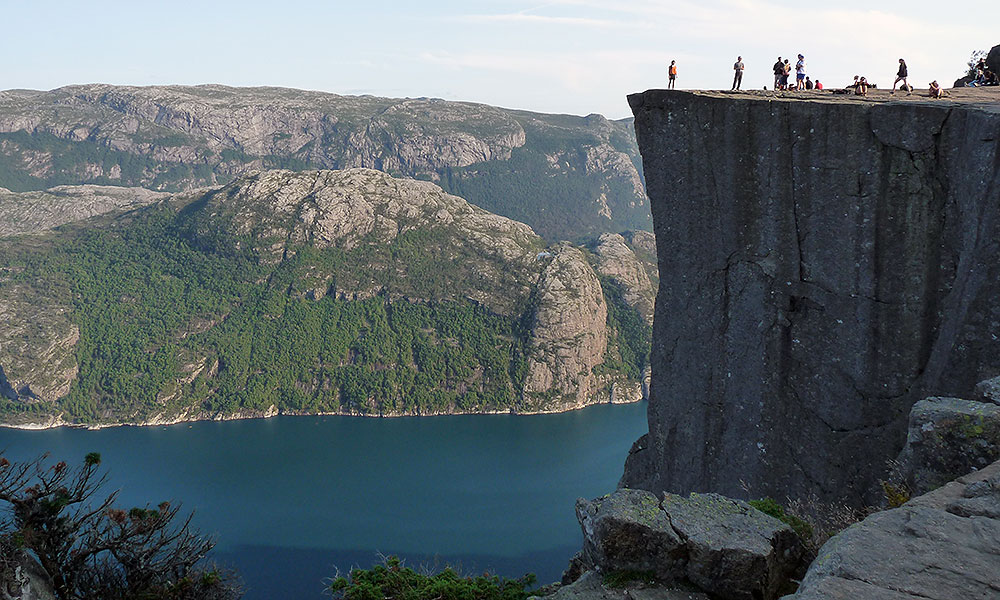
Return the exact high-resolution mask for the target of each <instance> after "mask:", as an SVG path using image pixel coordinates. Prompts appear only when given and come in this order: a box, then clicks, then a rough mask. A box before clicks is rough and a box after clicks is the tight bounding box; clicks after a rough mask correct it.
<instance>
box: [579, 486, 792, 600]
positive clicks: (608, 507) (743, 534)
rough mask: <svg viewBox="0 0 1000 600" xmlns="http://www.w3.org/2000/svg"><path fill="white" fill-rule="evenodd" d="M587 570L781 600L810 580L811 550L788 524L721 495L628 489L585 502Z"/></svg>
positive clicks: (747, 599)
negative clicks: (797, 582) (799, 581)
mask: <svg viewBox="0 0 1000 600" xmlns="http://www.w3.org/2000/svg"><path fill="white" fill-rule="evenodd" d="M576 513H577V518H578V519H579V521H580V525H581V527H582V529H583V537H584V542H583V552H582V556H581V563H582V564H583V565H584V566H586V567H589V568H592V569H595V570H597V571H598V572H600V573H605V574H607V573H615V572H622V571H626V572H627V571H633V572H642V573H648V574H650V575H651V576H652V577H654V578H655V579H656V580H657V581H659V582H662V583H663V584H665V585H670V584H687V585H693V586H695V587H696V588H698V589H700V590H702V591H704V592H706V593H708V594H711V595H712V597H717V598H724V599H732V600H757V599H769V598H776V597H778V596H779V595H780V594H782V593H785V592H787V591H788V586H789V585H790V582H791V580H792V579H794V578H795V577H796V576H798V575H800V574H801V573H802V570H803V569H804V564H803V554H804V552H803V548H802V545H801V543H800V542H799V539H798V537H797V536H796V535H795V533H794V532H793V531H792V530H791V528H790V527H788V526H787V525H785V524H784V523H782V522H780V521H778V520H777V519H774V518H772V517H769V516H767V515H765V514H764V513H761V512H759V511H757V510H756V509H754V508H753V507H751V506H750V505H748V504H746V503H745V502H742V501H739V500H732V499H729V498H725V497H723V496H719V495H718V494H691V496H690V497H687V498H685V497H682V496H677V495H674V494H664V495H663V498H662V499H657V497H656V496H655V495H653V494H652V493H650V492H646V491H642V490H630V489H620V490H618V491H616V492H615V493H614V494H611V495H609V496H605V497H603V498H598V499H595V500H592V501H587V500H583V499H580V500H578V501H577V505H576Z"/></svg>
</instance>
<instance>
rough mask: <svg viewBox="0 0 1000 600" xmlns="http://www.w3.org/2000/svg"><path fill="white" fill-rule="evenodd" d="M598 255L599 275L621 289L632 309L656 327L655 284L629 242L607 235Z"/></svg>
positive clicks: (596, 249)
mask: <svg viewBox="0 0 1000 600" xmlns="http://www.w3.org/2000/svg"><path fill="white" fill-rule="evenodd" d="M594 254H595V255H596V256H597V272H598V273H600V274H601V275H604V276H605V277H610V278H611V279H613V280H614V281H615V282H616V283H617V284H618V285H620V286H621V288H622V291H623V292H624V293H623V295H624V298H625V301H626V302H627V303H628V304H629V306H634V307H635V308H636V310H638V311H639V314H641V315H642V316H643V318H645V319H646V321H647V322H648V323H650V324H652V322H653V299H654V296H655V293H654V291H653V284H652V283H650V281H649V275H647V274H646V269H645V268H644V267H643V265H642V263H641V262H639V259H638V258H636V255H635V252H633V251H632V249H631V248H629V247H628V245H627V244H626V243H625V238H624V237H622V236H621V235H618V234H616V233H605V234H604V235H602V236H601V237H600V239H599V240H598V243H597V247H596V248H595V249H594Z"/></svg>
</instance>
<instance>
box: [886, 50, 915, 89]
mask: <svg viewBox="0 0 1000 600" xmlns="http://www.w3.org/2000/svg"><path fill="white" fill-rule="evenodd" d="M906 74H907V72H906V61H905V60H903V59H902V58H901V59H899V71H897V72H896V81H893V82H892V91H891V92H889V93H890V94H895V93H896V84H897V83H899V82H900V81H902V82H903V87H904V88H906V95H907V96H909V95H910V94H912V93H913V92H912V91H911V90H910V84H908V83H906ZM900 89H902V88H900Z"/></svg>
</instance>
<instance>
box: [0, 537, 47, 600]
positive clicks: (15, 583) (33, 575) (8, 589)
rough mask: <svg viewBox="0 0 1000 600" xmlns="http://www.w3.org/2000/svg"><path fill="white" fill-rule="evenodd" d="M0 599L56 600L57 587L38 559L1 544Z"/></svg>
mask: <svg viewBox="0 0 1000 600" xmlns="http://www.w3.org/2000/svg"><path fill="white" fill-rule="evenodd" d="M0 550H2V551H5V553H4V554H2V555H0V600H55V598H56V594H55V589H54V587H53V586H52V582H51V581H50V580H49V576H48V574H47V573H46V572H45V570H44V569H43V568H42V566H41V565H40V564H38V561H36V560H35V559H33V558H31V557H30V556H28V555H26V554H25V553H23V552H19V551H11V550H10V548H8V547H6V546H4V545H3V544H0Z"/></svg>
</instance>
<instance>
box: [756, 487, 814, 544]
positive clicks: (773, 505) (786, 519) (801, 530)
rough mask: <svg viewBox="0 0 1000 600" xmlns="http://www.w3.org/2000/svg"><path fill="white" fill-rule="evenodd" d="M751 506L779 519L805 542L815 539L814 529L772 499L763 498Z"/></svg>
mask: <svg viewBox="0 0 1000 600" xmlns="http://www.w3.org/2000/svg"><path fill="white" fill-rule="evenodd" d="M750 506H752V507H754V508H756V509H757V510H759V511H760V512H762V513H764V514H765V515H769V516H772V517H774V518H775V519H778V520H779V521H781V522H782V523H785V524H787V525H788V526H789V527H791V528H792V530H793V531H795V533H796V534H797V535H798V536H799V538H800V539H802V540H803V541H808V540H811V539H812V537H813V528H812V525H810V524H809V523H808V522H806V521H805V520H804V519H801V518H799V517H797V516H795V515H792V514H788V513H787V512H785V509H784V508H782V506H781V505H780V504H778V503H777V502H775V501H774V499H772V498H761V499H760V500H751V501H750Z"/></svg>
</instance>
